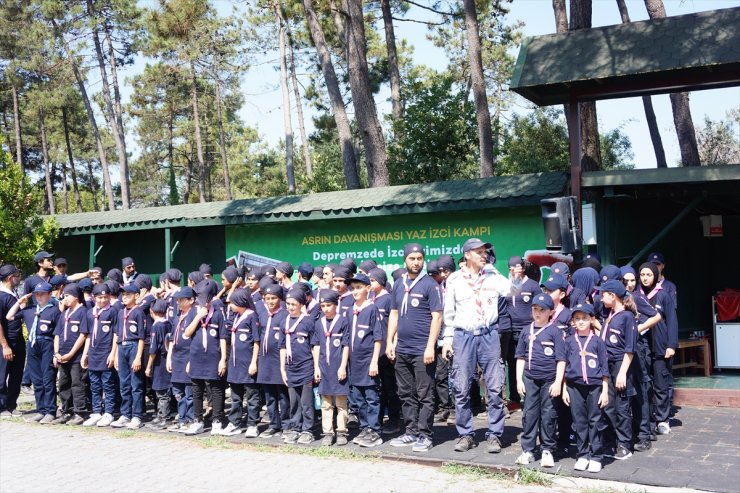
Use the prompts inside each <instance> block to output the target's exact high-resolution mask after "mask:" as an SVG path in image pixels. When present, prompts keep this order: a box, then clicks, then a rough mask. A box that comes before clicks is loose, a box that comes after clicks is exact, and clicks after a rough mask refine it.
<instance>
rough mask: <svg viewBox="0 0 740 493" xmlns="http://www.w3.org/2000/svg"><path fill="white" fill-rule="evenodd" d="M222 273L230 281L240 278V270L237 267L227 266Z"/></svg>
mask: <svg viewBox="0 0 740 493" xmlns="http://www.w3.org/2000/svg"><path fill="white" fill-rule="evenodd" d="M221 275H222V276H224V277H225V278H226V280H227V281H229V282H235V281H236V280H237V279H239V270H238V269H237V268H236V267H227V268H226V269H224V270H223V272H221Z"/></svg>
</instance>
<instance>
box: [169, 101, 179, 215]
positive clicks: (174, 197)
mask: <svg viewBox="0 0 740 493" xmlns="http://www.w3.org/2000/svg"><path fill="white" fill-rule="evenodd" d="M174 120H175V116H174V110H173V109H172V106H171V105H170V106H169V120H168V122H167V130H168V133H167V162H168V163H169V165H170V169H169V173H170V176H169V186H170V205H177V204H179V203H180V197H179V196H178V193H177V180H176V179H175V146H174V143H173V140H174V135H173V134H174V126H175V122H174Z"/></svg>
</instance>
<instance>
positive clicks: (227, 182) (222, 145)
mask: <svg viewBox="0 0 740 493" xmlns="http://www.w3.org/2000/svg"><path fill="white" fill-rule="evenodd" d="M214 82H215V91H216V119H217V120H218V121H217V124H218V147H219V149H220V150H221V165H222V166H223V167H224V187H226V200H233V198H234V197H233V196H232V195H231V176H230V175H229V160H228V158H227V156H226V137H225V136H224V119H223V113H222V111H221V81H220V80H219V79H218V77H216V78H215V81H214Z"/></svg>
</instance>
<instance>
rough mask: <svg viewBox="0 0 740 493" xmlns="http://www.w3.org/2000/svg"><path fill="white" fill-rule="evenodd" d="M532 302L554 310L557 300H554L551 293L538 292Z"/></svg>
mask: <svg viewBox="0 0 740 493" xmlns="http://www.w3.org/2000/svg"><path fill="white" fill-rule="evenodd" d="M532 304H533V305H537V306H539V307H541V308H547V309H548V310H553V309H554V308H555V302H554V301H552V298H551V297H550V295H549V294H538V295H537V296H535V297H534V299H533V300H532Z"/></svg>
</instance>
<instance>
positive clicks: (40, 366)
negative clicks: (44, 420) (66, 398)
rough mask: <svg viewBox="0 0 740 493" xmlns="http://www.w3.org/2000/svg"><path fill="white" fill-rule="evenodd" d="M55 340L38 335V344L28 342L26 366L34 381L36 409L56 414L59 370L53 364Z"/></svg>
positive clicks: (43, 412) (44, 412)
mask: <svg viewBox="0 0 740 493" xmlns="http://www.w3.org/2000/svg"><path fill="white" fill-rule="evenodd" d="M53 360H54V341H53V340H52V339H51V338H46V337H37V338H36V344H34V345H33V346H31V344H30V343H29V344H28V359H27V360H26V368H27V369H28V374H29V375H30V376H31V382H33V393H34V394H35V397H36V410H37V411H38V412H39V413H41V414H51V415H54V414H55V413H56V411H57V370H56V368H54V365H53Z"/></svg>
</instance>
